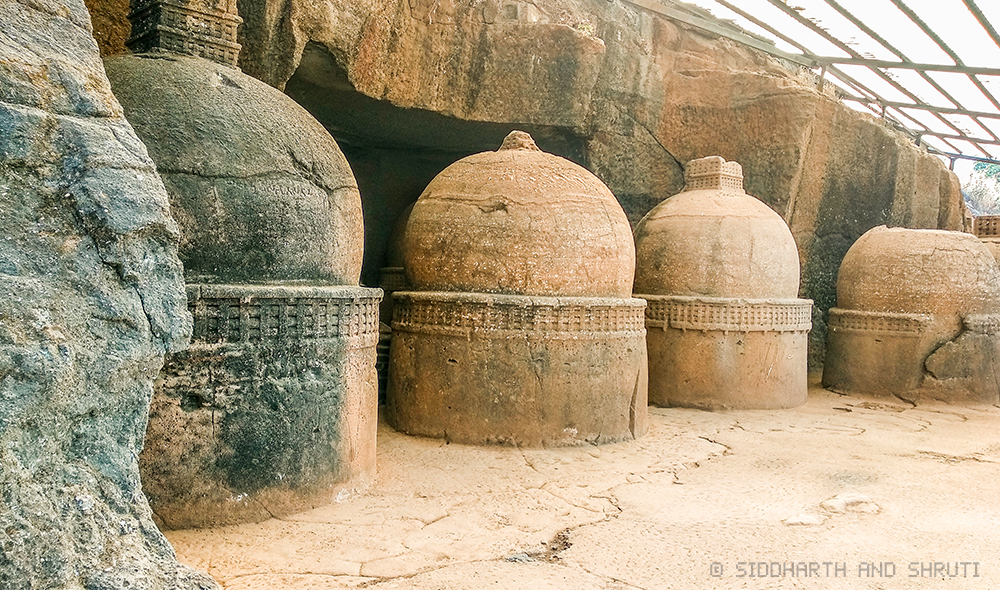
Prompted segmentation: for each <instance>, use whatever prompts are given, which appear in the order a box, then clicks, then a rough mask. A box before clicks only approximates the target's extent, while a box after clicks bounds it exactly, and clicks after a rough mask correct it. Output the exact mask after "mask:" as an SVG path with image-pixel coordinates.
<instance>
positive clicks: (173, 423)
mask: <svg viewBox="0 0 1000 590" xmlns="http://www.w3.org/2000/svg"><path fill="white" fill-rule="evenodd" d="M106 67H107V72H108V77H109V78H110V80H111V83H112V88H113V90H114V92H115V94H116V96H117V97H118V99H119V101H120V102H121V103H122V105H123V107H124V109H125V115H126V118H127V119H128V121H129V122H130V123H131V124H132V126H133V127H134V128H135V130H136V132H137V134H138V135H139V137H140V138H141V139H142V140H143V142H144V143H145V145H146V146H147V148H148V150H149V153H150V156H151V157H152V158H153V160H154V161H155V162H156V165H157V168H158V170H159V173H160V175H161V177H162V179H163V182H164V185H165V186H166V187H167V193H168V195H169V197H170V204H171V209H172V213H173V215H174V217H175V219H176V220H177V222H178V226H179V229H180V234H181V246H180V252H179V254H180V257H181V260H182V262H183V263H184V265H185V278H186V280H187V283H188V307H189V310H190V311H191V313H192V314H193V316H194V335H193V340H192V343H191V346H190V348H189V349H188V350H186V351H181V352H178V353H176V354H173V355H168V357H167V359H166V362H165V365H164V369H163V371H162V372H161V374H160V378H159V379H158V380H157V384H156V389H155V392H154V395H153V400H152V403H151V408H150V418H149V427H148V430H147V435H146V441H145V448H144V450H143V452H142V454H141V455H140V458H139V465H140V472H141V476H142V483H143V490H144V491H145V492H146V495H147V497H148V498H149V503H150V506H151V507H152V508H153V511H154V513H155V515H156V517H157V518H158V524H160V525H161V526H163V527H166V528H191V527H202V526H219V525H226V524H235V523H240V522H250V521H260V520H264V519H267V518H270V517H272V516H282V515H287V514H290V513H294V512H299V511H302V510H306V509H309V508H312V507H315V506H318V505H322V504H325V503H328V502H330V501H332V500H333V499H335V498H336V496H337V494H339V493H341V492H342V491H344V490H351V489H355V488H360V487H364V486H366V485H368V483H369V482H370V481H371V480H372V479H373V478H374V475H375V436H376V425H377V410H378V407H377V395H378V394H377V379H376V374H375V356H376V353H375V350H376V344H377V341H378V304H379V300H380V298H381V291H380V290H379V289H368V288H363V287H360V286H358V278H359V275H360V271H361V257H362V244H363V231H364V230H363V227H362V215H361V198H360V194H359V193H358V189H357V184H356V183H355V180H354V176H353V174H352V173H351V170H350V167H349V166H348V164H347V161H346V159H345V158H344V156H343V154H342V153H341V152H340V149H339V147H338V146H337V144H336V142H335V141H334V140H333V138H332V137H331V136H330V134H329V133H328V132H327V131H326V130H325V129H324V128H323V127H322V126H321V125H320V124H319V123H318V122H316V121H315V120H314V119H313V118H312V117H311V116H310V115H309V114H308V113H307V112H306V111H305V110H304V109H302V108H301V107H299V106H298V105H297V104H295V102H294V101H292V100H291V99H289V98H288V97H286V96H285V95H284V94H282V93H281V92H279V91H277V90H275V89H274V88H271V87H270V86H268V85H266V84H264V83H262V82H259V81H258V80H255V79H253V78H251V77H249V76H246V75H244V74H242V73H240V72H239V71H238V70H236V69H234V68H232V67H226V66H223V65H220V64H217V63H213V62H210V61H207V60H204V59H200V58H195V57H187V56H180V55H176V54H170V53H164V52H161V53H157V54H153V55H135V56H122V57H116V58H110V59H108V60H107V62H106Z"/></svg>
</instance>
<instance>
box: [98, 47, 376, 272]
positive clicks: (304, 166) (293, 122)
mask: <svg viewBox="0 0 1000 590" xmlns="http://www.w3.org/2000/svg"><path fill="white" fill-rule="evenodd" d="M106 65H107V68H108V73H109V76H110V78H111V83H112V87H113V89H114V91H115V94H116V96H118V98H119V100H120V101H121V102H122V104H123V105H124V107H125V115H126V117H128V119H129V122H130V123H132V125H133V126H134V127H135V128H136V130H137V132H138V133H139V136H140V137H141V138H142V139H143V141H144V142H145V143H146V145H147V146H149V149H150V155H151V156H152V158H153V160H154V161H155V162H156V164H157V169H158V170H159V172H160V175H161V177H162V178H163V179H164V184H165V185H166V187H167V192H168V194H169V195H170V198H171V206H172V207H173V211H174V215H175V216H176V218H177V220H178V223H179V224H180V227H181V237H182V241H181V246H180V255H181V260H182V261H183V262H184V272H185V276H186V277H187V278H188V280H189V281H193V282H211V283H243V282H252V283H261V282H275V281H291V280H299V281H311V282H314V283H320V284H333V285H357V284H358V277H359V275H360V273H361V259H362V250H363V234H364V229H363V222H362V216H361V198H360V196H359V194H358V189H357V183H356V182H355V180H354V175H353V174H352V172H351V168H350V166H349V165H348V163H347V160H345V159H344V157H343V154H342V153H341V152H340V149H339V147H338V146H337V143H336V142H335V141H334V140H333V138H332V137H330V134H329V133H328V132H327V131H326V130H325V129H323V127H322V126H321V125H319V124H318V123H317V122H316V121H315V119H313V118H312V117H311V116H310V115H309V114H308V113H306V112H305V111H304V110H303V109H302V108H301V107H300V106H298V105H297V104H295V103H294V102H293V101H292V100H290V99H288V98H287V97H286V96H285V95H283V94H281V93H280V92H277V91H276V90H274V89H273V88H270V87H268V86H266V85H264V84H262V83H261V82H259V81H257V80H255V79H253V78H251V77H249V76H246V75H244V74H242V73H240V72H239V71H238V70H235V69H233V68H228V67H225V66H223V65H220V64H216V63H213V62H209V61H207V60H203V59H199V58H195V57H186V56H179V55H171V54H156V55H152V54H148V55H145V56H119V57H114V58H110V59H107V60H106Z"/></svg>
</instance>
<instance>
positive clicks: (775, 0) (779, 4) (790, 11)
mask: <svg viewBox="0 0 1000 590" xmlns="http://www.w3.org/2000/svg"><path fill="white" fill-rule="evenodd" d="M767 1H768V2H770V3H771V4H772V5H773V6H775V7H776V8H778V9H779V10H781V11H782V12H784V13H785V14H787V15H788V16H790V17H792V19H794V20H795V21H796V22H798V23H799V24H801V25H804V26H805V27H806V28H808V29H809V30H811V31H813V32H814V33H817V34H818V35H820V36H821V37H823V38H824V39H826V40H827V41H829V42H830V43H833V44H834V45H835V46H837V47H838V48H840V49H841V50H843V51H844V52H846V53H847V54H848V55H850V56H851V57H853V58H856V59H864V58H863V57H862V56H861V54H859V53H858V52H857V51H855V50H854V49H853V48H852V47H851V46H850V45H848V44H846V43H844V42H843V41H841V40H840V39H838V38H836V37H834V36H833V35H832V34H830V33H829V32H828V31H827V30H826V29H824V28H823V27H821V26H819V25H818V24H816V23H814V22H813V21H811V20H809V19H808V18H806V17H804V16H803V15H802V14H800V13H799V11H797V10H795V9H794V8H792V7H791V6H789V5H788V4H785V2H783V1H782V0H767ZM900 1H901V0H892V2H894V3H895V2H900ZM896 53H897V54H898V53H899V51H898V50H897V51H896ZM869 71H871V72H872V73H874V74H876V75H877V76H878V77H880V78H882V80H884V81H885V82H887V83H888V84H889V85H890V86H892V87H893V88H895V89H896V90H898V91H899V92H900V93H902V94H903V95H905V96H906V97H907V98H909V99H910V100H912V101H913V102H921V101H920V98H919V97H917V96H916V95H915V94H913V93H912V92H910V90H909V89H908V88H906V87H905V86H903V85H902V84H900V83H899V82H897V81H896V80H894V79H893V78H892V77H891V76H889V75H888V74H886V73H885V72H883V71H882V70H879V69H877V68H869ZM922 75H923V74H922ZM924 77H925V78H926V77H927V76H926V75H924ZM928 82H930V83H931V84H933V85H934V87H935V88H936V89H937V90H938V91H939V92H941V94H943V95H944V96H945V97H946V98H947V99H948V100H950V101H951V102H952V103H953V104H954V105H955V106H958V107H960V106H961V105H960V104H958V101H956V100H955V99H953V98H952V97H951V96H950V95H949V94H948V92H947V91H946V90H945V89H943V88H941V87H940V86H939V85H937V83H936V82H934V81H933V80H931V79H929V78H928ZM872 94H874V95H875V96H876V97H878V98H879V100H881V97H880V96H879V95H878V94H876V93H872ZM883 102H884V101H883ZM935 116H937V118H938V119H940V120H941V122H942V123H944V124H945V125H947V126H948V127H951V128H952V129H953V130H954V131H955V132H956V133H962V130H961V129H959V128H958V127H957V126H955V124H954V123H952V122H951V121H949V120H948V119H945V118H944V117H942V116H940V115H937V114H935Z"/></svg>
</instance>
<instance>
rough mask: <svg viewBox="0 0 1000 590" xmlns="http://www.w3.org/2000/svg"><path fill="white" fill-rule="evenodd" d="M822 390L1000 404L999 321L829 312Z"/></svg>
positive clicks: (975, 317)
mask: <svg viewBox="0 0 1000 590" xmlns="http://www.w3.org/2000/svg"><path fill="white" fill-rule="evenodd" d="M823 386H824V387H826V388H828V389H832V390H834V391H839V392H843V393H856V394H868V395H877V396H878V395H881V396H895V397H899V398H901V399H905V400H907V401H911V402H914V403H916V402H920V401H923V400H938V401H946V402H950V403H970V404H980V403H987V404H996V403H998V402H1000V316H995V315H970V316H968V317H966V318H964V319H959V318H956V317H941V316H939V315H932V314H916V313H888V312H869V311H855V310H847V309H839V308H836V307H835V308H833V309H831V310H830V321H829V334H828V336H827V350H826V364H825V365H824V367H823Z"/></svg>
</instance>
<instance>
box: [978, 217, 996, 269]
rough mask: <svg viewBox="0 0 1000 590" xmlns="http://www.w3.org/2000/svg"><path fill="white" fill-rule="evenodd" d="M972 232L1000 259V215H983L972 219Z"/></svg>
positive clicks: (994, 256)
mask: <svg viewBox="0 0 1000 590" xmlns="http://www.w3.org/2000/svg"><path fill="white" fill-rule="evenodd" d="M972 233H974V234H975V235H976V237H977V238H979V241H981V242H982V243H983V245H984V246H986V249H987V250H989V251H990V254H992V255H993V258H995V259H997V260H1000V215H981V216H979V217H976V218H975V219H974V220H973V221H972Z"/></svg>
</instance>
